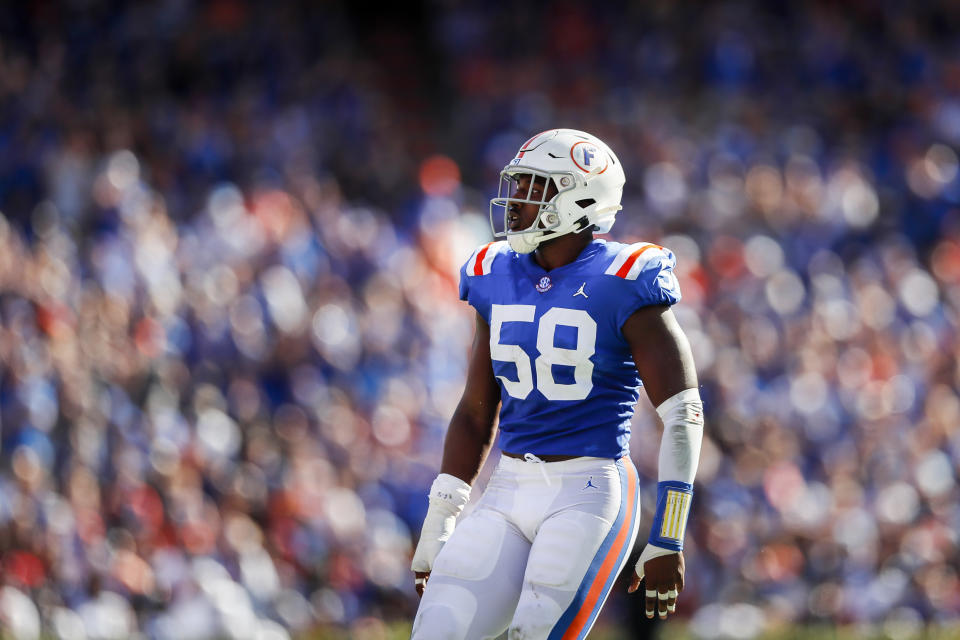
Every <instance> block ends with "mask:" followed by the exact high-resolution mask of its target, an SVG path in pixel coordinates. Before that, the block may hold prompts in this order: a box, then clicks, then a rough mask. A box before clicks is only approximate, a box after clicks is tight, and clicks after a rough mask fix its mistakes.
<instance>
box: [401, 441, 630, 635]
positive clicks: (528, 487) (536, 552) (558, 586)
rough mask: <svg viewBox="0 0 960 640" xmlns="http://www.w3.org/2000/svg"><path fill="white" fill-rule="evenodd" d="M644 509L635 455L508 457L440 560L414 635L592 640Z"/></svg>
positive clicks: (424, 597) (499, 465) (418, 612)
mask: <svg viewBox="0 0 960 640" xmlns="http://www.w3.org/2000/svg"><path fill="white" fill-rule="evenodd" d="M639 507H640V496H639V487H638V481H637V471H636V469H635V468H634V466H633V463H632V462H631V460H630V458H629V457H624V458H621V459H619V460H611V459H609V458H574V459H572V460H563V461H560V462H526V461H524V460H518V459H516V458H509V457H507V456H501V457H500V462H499V464H498V465H497V468H496V470H495V471H494V473H493V475H492V477H491V478H490V482H489V484H488V485H487V489H486V491H485V492H484V493H483V496H482V497H481V498H480V501H479V502H478V503H477V506H476V508H475V509H474V510H473V511H472V512H471V513H470V514H469V515H467V516H466V517H465V518H464V519H463V520H462V521H461V522H460V523H458V524H457V527H456V529H455V530H454V532H453V535H452V536H451V537H450V540H448V541H447V543H446V544H445V545H444V547H443V549H442V550H441V551H440V553H439V554H438V555H437V558H436V560H435V561H434V565H433V572H432V573H431V574H430V579H429V581H428V582H427V586H426V589H425V591H424V594H423V598H422V600H421V601H420V608H419V610H418V611H417V617H416V619H415V620H414V623H413V635H412V639H413V640H440V639H442V640H481V639H484V638H496V637H497V636H499V635H500V634H502V633H503V632H504V631H505V630H508V629H509V633H508V638H510V639H511V640H519V639H520V638H523V639H524V640H537V639H547V638H548V639H550V640H554V639H556V640H573V639H581V638H585V637H586V635H587V632H589V631H590V628H591V627H592V626H593V623H594V621H595V620H596V618H597V615H598V614H599V613H600V609H601V607H602V606H603V603H604V602H605V601H606V599H607V595H609V593H610V589H611V588H612V587H613V583H614V580H615V579H616V577H617V575H618V574H619V573H620V571H621V570H622V569H623V566H624V564H626V562H627V558H628V556H629V555H630V551H631V549H632V548H633V543H634V540H635V539H636V536H637V527H638V525H639V521H640V518H639Z"/></svg>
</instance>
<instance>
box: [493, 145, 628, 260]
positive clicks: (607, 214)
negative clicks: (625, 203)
mask: <svg viewBox="0 0 960 640" xmlns="http://www.w3.org/2000/svg"><path fill="white" fill-rule="evenodd" d="M523 176H530V186H529V188H528V189H527V193H526V195H525V197H514V196H515V195H519V194H517V193H516V192H517V184H518V181H519V179H520V178H521V177H523ZM537 178H542V179H543V180H542V181H541V183H542V185H543V194H544V196H545V195H546V193H547V188H548V185H549V184H550V183H551V181H552V182H553V184H554V186H555V187H556V189H557V194H556V195H555V196H553V198H551V199H550V200H548V201H546V202H544V201H543V200H538V199H532V198H531V196H532V195H533V186H534V181H535V180H536V179H537ZM625 181H626V178H625V177H624V174H623V167H622V166H621V165H620V160H618V159H617V156H616V154H614V153H613V151H611V150H610V147H608V146H607V145H606V144H604V142H603V141H602V140H600V139H599V138H597V137H596V136H592V135H590V134H589V133H585V132H583V131H577V130H576V129H550V130H549V131H544V132H542V133H538V134H537V135H535V136H533V137H532V138H530V139H529V140H527V141H526V142H525V143H524V145H523V146H522V147H520V150H519V151H518V152H517V155H516V157H515V158H514V159H513V160H511V161H510V164H508V165H507V166H506V167H504V168H503V171H501V172H500V186H499V188H498V189H497V197H496V198H493V199H492V200H490V226H491V227H492V228H493V235H494V237H496V238H503V237H506V238H507V240H508V241H509V243H510V248H511V249H513V250H514V251H516V252H517V253H530V252H531V251H533V250H534V249H536V248H537V246H538V245H539V244H540V243H542V242H546V241H547V240H552V239H553V238H556V237H558V236H562V235H564V234H567V233H571V232H573V233H579V232H580V231H583V230H584V229H587V228H589V227H590V226H591V225H593V226H596V228H597V232H598V233H607V232H608V231H610V227H612V226H613V223H614V219H615V217H616V215H617V211H619V210H620V209H621V208H622V207H621V206H620V198H621V196H622V195H623V184H624V182H625ZM514 203H517V204H521V205H523V204H536V205H539V206H540V211H539V213H538V215H537V218H536V220H535V221H534V222H533V224H532V225H530V227H528V228H526V229H522V230H518V231H511V230H510V226H509V224H508V221H507V216H508V215H509V213H510V206H511V205H512V204H514ZM498 208H502V209H503V227H502V230H498V229H497V225H496V223H495V222H494V220H495V215H494V213H495V211H497V209H498ZM497 213H499V212H498V211H497Z"/></svg>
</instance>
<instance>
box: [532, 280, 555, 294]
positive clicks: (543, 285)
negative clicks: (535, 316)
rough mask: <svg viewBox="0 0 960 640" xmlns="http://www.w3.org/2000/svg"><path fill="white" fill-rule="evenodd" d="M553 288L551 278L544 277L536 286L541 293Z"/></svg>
mask: <svg viewBox="0 0 960 640" xmlns="http://www.w3.org/2000/svg"><path fill="white" fill-rule="evenodd" d="M552 286H553V281H552V280H550V276H543V277H542V278H540V282H538V283H537V284H536V285H535V288H536V290H537V291H539V292H540V293H546V292H547V291H549V290H550V287H552Z"/></svg>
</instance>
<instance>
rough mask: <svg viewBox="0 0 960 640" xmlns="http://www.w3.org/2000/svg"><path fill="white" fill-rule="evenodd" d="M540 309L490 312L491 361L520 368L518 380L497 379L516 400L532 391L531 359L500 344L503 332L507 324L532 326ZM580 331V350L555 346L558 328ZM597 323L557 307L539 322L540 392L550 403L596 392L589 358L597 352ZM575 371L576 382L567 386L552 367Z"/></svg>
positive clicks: (578, 312)
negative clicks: (506, 363)
mask: <svg viewBox="0 0 960 640" xmlns="http://www.w3.org/2000/svg"><path fill="white" fill-rule="evenodd" d="M536 311H537V308H536V307H535V306H533V305H532V304H495V305H493V307H492V309H491V312H490V357H491V358H493V359H494V360H499V361H501V362H512V363H514V364H515V365H516V367H517V379H516V380H515V381H514V380H509V379H507V378H506V376H497V377H498V378H499V379H500V381H501V382H502V383H503V388H504V389H505V390H506V391H507V393H509V394H510V395H511V396H513V397H514V398H519V399H523V398H526V397H527V396H528V395H530V392H531V391H533V370H532V368H531V366H530V356H528V355H527V353H526V352H525V351H524V350H523V349H522V348H521V347H520V345H516V344H501V343H500V329H501V328H502V327H503V323H504V322H533V318H534V316H535V315H536ZM558 325H563V326H566V327H575V328H576V329H577V346H576V348H575V349H566V348H563V347H557V346H555V345H554V334H555V333H556V330H557V326H558ZM596 343H597V323H596V321H594V319H593V318H591V317H590V316H589V314H587V312H586V311H584V310H582V309H565V308H563V307H554V308H552V309H550V310H549V311H547V312H546V313H545V314H543V316H541V318H540V323H539V325H538V326H537V350H538V351H539V352H540V355H539V356H537V359H536V360H535V362H534V364H535V365H536V367H537V389H538V390H539V391H540V393H542V394H543V395H544V397H546V398H547V399H548V400H583V399H584V398H586V397H587V396H588V395H590V390H591V389H593V363H592V362H590V356H592V355H593V354H594V352H595V351H596ZM555 364H558V365H565V366H569V367H573V380H574V381H573V382H572V383H569V384H564V383H560V382H557V381H556V380H555V379H554V377H553V370H552V367H553V365H555Z"/></svg>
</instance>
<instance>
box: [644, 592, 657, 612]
mask: <svg viewBox="0 0 960 640" xmlns="http://www.w3.org/2000/svg"><path fill="white" fill-rule="evenodd" d="M644 596H645V597H644V602H645V604H646V612H647V617H648V618H651V619H652V618H653V613H654V611H656V610H657V590H656V589H647V590H646V591H645V592H644Z"/></svg>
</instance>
